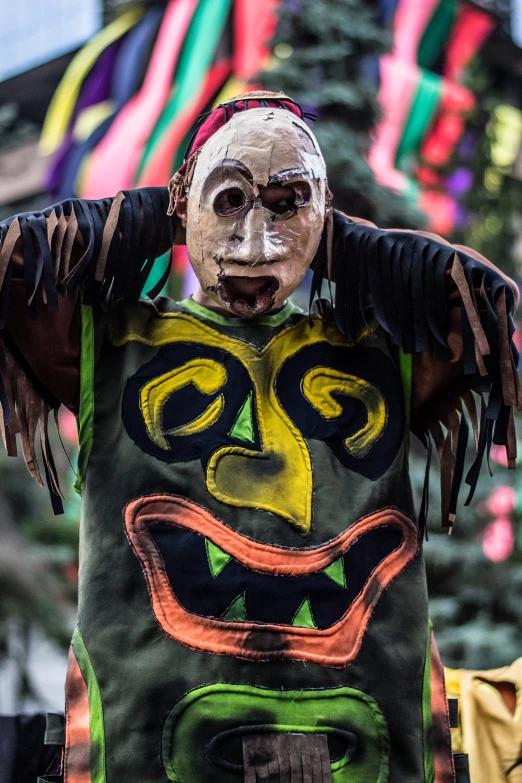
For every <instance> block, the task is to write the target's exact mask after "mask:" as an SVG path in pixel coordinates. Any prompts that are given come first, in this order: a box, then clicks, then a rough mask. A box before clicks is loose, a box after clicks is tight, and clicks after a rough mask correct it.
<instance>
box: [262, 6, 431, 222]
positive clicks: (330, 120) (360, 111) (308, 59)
mask: <svg viewBox="0 0 522 783" xmlns="http://www.w3.org/2000/svg"><path fill="white" fill-rule="evenodd" d="M391 42H392V41H391V36H390V34H389V33H388V32H386V31H385V30H383V29H382V28H380V27H379V26H378V24H377V22H376V19H375V12H374V11H373V10H372V8H371V5H370V4H368V3H367V2H364V1H363V0H286V2H285V3H283V5H282V7H281V10H280V18H279V24H278V27H277V32H276V35H275V38H274V40H273V41H272V44H271V45H272V47H273V49H274V61H273V63H272V65H273V67H270V68H269V69H267V70H265V71H264V72H263V73H262V74H261V75H260V76H259V77H257V78H256V83H260V84H261V85H262V86H263V87H264V88H265V89H267V90H281V91H282V92H284V93H286V94H288V95H289V96H290V97H292V98H293V99H294V100H296V101H297V102H298V103H299V104H300V105H301V106H302V107H303V109H304V110H305V111H311V112H314V113H316V114H317V115H318V120H317V122H316V123H314V127H313V131H314V134H315V135H316V137H317V140H318V142H319V144H320V146H321V149H322V151H323V154H324V157H325V160H326V165H327V169H328V177H329V184H330V189H331V190H332V192H333V194H334V202H333V205H334V207H335V208H336V209H339V210H341V211H342V212H345V213H346V214H348V215H355V216H357V217H363V218H366V219H369V220H372V221H374V222H376V223H377V224H378V225H379V226H382V227H392V226H393V227H396V228H400V227H408V228H415V227H421V225H422V223H423V218H422V216H421V215H420V213H419V212H417V211H416V210H415V209H413V208H412V207H410V206H409V205H408V203H407V202H406V200H405V198H403V197H402V196H401V195H398V194H396V193H393V192H392V191H390V190H389V189H387V188H384V187H381V186H380V185H378V184H377V182H376V181H375V177H374V175H373V172H372V170H371V169H370V167H369V165H368V163H367V162H366V158H365V155H366V152H367V150H368V146H369V143H370V133H371V131H372V128H373V127H374V124H375V122H376V119H377V116H378V108H377V101H376V98H377V89H378V65H377V58H378V57H380V56H381V55H383V54H385V53H386V52H387V51H389V49H390V48H391Z"/></svg>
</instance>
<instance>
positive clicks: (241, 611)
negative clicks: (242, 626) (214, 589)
mask: <svg viewBox="0 0 522 783" xmlns="http://www.w3.org/2000/svg"><path fill="white" fill-rule="evenodd" d="M221 619H222V620H226V621H227V622H229V623H244V622H245V620H246V619H247V616H246V607H245V594H244V593H241V595H238V597H237V598H234V600H233V601H232V603H231V604H230V606H229V607H228V609H227V610H226V611H225V612H224V614H222V615H221Z"/></svg>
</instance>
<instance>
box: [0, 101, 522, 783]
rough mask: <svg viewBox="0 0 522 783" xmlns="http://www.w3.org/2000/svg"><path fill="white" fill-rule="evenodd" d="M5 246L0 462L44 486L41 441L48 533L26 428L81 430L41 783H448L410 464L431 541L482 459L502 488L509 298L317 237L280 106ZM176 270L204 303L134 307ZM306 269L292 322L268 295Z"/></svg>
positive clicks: (239, 112)
mask: <svg viewBox="0 0 522 783" xmlns="http://www.w3.org/2000/svg"><path fill="white" fill-rule="evenodd" d="M0 228H1V241H2V245H1V251H0V281H1V289H0V316H1V325H2V326H3V331H2V339H3V348H2V351H1V353H0V356H1V366H0V372H1V376H2V379H3V384H4V385H3V388H2V406H3V417H4V437H5V440H6V445H7V448H8V450H9V452H10V453H15V451H16V433H20V435H21V443H22V449H23V453H24V456H25V459H26V462H27V465H28V467H29V470H30V471H31V473H32V474H33V475H34V476H35V477H36V478H37V480H39V481H40V480H41V479H40V469H39V467H38V464H37V460H36V457H35V447H34V440H35V437H36V436H37V434H38V437H40V438H41V442H42V447H43V461H44V465H45V475H46V477H47V484H48V486H49V488H50V491H51V497H52V500H53V503H54V505H55V508H56V510H59V506H60V492H59V488H58V484H57V479H56V473H55V470H54V463H53V458H52V454H51V449H50V446H49V440H48V435H47V428H48V420H49V415H50V413H51V412H52V411H54V412H56V410H57V408H58V406H59V405H60V403H63V404H64V405H66V406H67V407H68V408H70V409H71V410H72V411H73V412H75V413H76V414H77V415H78V421H79V432H80V456H79V465H78V472H79V475H78V483H77V487H78V489H79V490H80V491H81V492H82V497H83V504H82V505H83V508H82V519H81V531H80V577H79V614H78V626H77V629H76V630H75V632H74V636H73V639H72V646H71V651H70V658H69V670H68V675H67V683H66V719H65V736H64V753H63V764H62V772H63V775H64V780H65V782H66V783H84V782H86V781H91V782H92V783H167V782H168V781H176V783H215V782H216V781H219V782H220V783H241V781H246V782H247V783H253V782H254V781H267V780H270V781H272V782H273V783H276V782H277V781H279V782H280V783H299V782H300V781H302V782H303V783H304V782H305V781H307V782H312V781H313V783H320V782H321V781H322V782H323V783H326V782H327V781H328V782H329V781H333V783H385V782H386V781H389V783H421V781H424V782H425V783H432V781H436V783H452V781H454V779H455V772H454V764H453V759H452V754H451V746H450V731H449V720H448V708H447V701H446V697H445V694H444V682H443V674H442V667H441V664H440V661H439V657H438V654H437V651H436V648H435V645H434V643H433V639H432V633H431V630H430V626H429V619H428V602H427V594H426V580H425V570H424V564H423V557H422V547H421V543H422V539H423V531H424V527H425V519H426V512H427V500H428V477H429V460H430V457H431V451H432V443H433V444H434V447H435V449H436V451H437V452H438V454H439V457H440V460H441V487H442V523H443V525H444V526H446V527H451V525H452V524H453V521H454V518H455V511H456V505H457V495H458V491H459V487H460V485H461V482H462V480H463V478H465V480H466V481H467V483H468V484H469V485H470V489H471V492H470V495H472V493H473V489H474V486H475V484H476V481H477V478H478V475H479V469H480V464H481V461H482V458H483V455H484V454H487V453H488V452H489V448H490V446H491V443H492V442H494V443H499V444H504V445H505V446H506V449H507V452H508V458H509V461H510V464H511V465H512V466H513V465H514V462H515V457H516V454H515V437H514V426H513V413H512V409H513V406H516V405H517V404H518V402H519V401H520V396H519V381H518V376H517V372H516V364H517V353H516V349H515V347H514V346H513V342H512V337H513V332H514V324H513V320H512V314H513V311H514V308H515V306H516V303H517V297H518V294H517V291H516V289H515V288H514V286H513V285H512V284H511V282H510V281H509V280H508V279H507V278H505V277H504V276H503V275H502V274H501V273H500V272H499V271H498V270H496V269H495V268H494V267H492V266H491V264H489V263H488V262H487V261H486V260H485V259H483V258H481V257H479V256H477V255H476V254H474V253H473V252H472V251H470V250H467V249H466V248H461V247H453V246H451V245H449V244H448V243H447V242H445V241H444V240H442V239H440V238H439V237H436V236H433V235H429V234H423V233H415V232H408V231H382V230H379V229H378V228H376V227H375V226H373V225H372V224H370V223H367V222H365V221H360V220H357V219H352V218H348V217H346V216H345V215H343V214H341V213H339V212H336V211H335V210H334V209H332V206H331V193H330V191H329V189H328V184H327V176H326V169H325V164H324V160H323V157H322V154H321V151H320V149H319V147H318V144H317V141H316V140H315V138H314V136H313V134H312V133H311V131H310V129H309V127H308V126H307V125H306V123H305V122H304V120H303V116H302V112H301V110H300V108H299V107H298V106H297V105H296V104H295V103H294V102H293V101H292V100H290V99H289V98H288V97H286V96H284V95H281V94H274V93H250V94H248V95H244V96H239V97H238V98H236V99H235V100H233V101H230V102H228V103H225V104H223V105H221V106H219V107H218V108H217V109H216V110H215V111H213V112H212V113H211V114H210V115H209V116H208V117H207V118H206V119H205V121H204V123H203V124H202V125H201V127H200V128H199V131H198V133H197V135H196V137H195V139H194V141H193V143H192V144H191V148H190V150H189V155H188V158H187V160H186V163H185V164H184V166H183V167H182V169H181V170H180V171H179V172H178V173H177V174H176V176H175V177H174V178H173V180H172V182H171V183H170V187H164V188H143V189H139V190H130V191H125V192H122V193H119V194H118V195H117V196H116V197H114V198H107V199H104V200H100V201H82V200H77V199H72V200H68V201H65V202H62V203H61V204H58V205H56V206H54V207H50V208H49V209H46V210H44V211H43V212H40V213H35V214H28V213H26V214H23V215H18V216H17V217H15V218H12V219H11V220H8V221H5V222H4V223H2V224H1V225H0ZM173 243H181V244H183V243H186V244H187V246H188V253H189V257H190V261H191V263H192V266H193V268H194V271H195V273H196V275H197V278H198V280H199V283H200V288H199V290H198V292H197V293H196V294H195V295H194V297H193V298H189V299H188V300H186V301H183V302H174V301H171V300H170V299H168V298H166V297H163V296H157V294H158V293H159V291H160V289H161V288H162V286H163V285H164V282H165V280H166V276H164V278H163V280H162V281H160V283H159V284H158V286H157V289H156V290H155V291H152V292H149V297H150V299H152V301H150V299H149V300H147V299H146V298H140V295H141V292H142V289H143V286H144V284H145V281H146V279H147V277H148V274H149V271H150V269H151V265H152V264H153V263H154V259H155V258H156V257H158V256H159V255H161V254H162V253H164V252H165V251H166V250H168V249H169V247H171V246H172V244H173ZM310 267H312V269H313V282H312V292H311V300H312V307H311V311H310V313H303V312H301V311H299V310H298V309H296V307H294V306H293V304H292V303H291V302H290V301H289V298H288V297H289V296H290V295H291V294H292V292H293V291H294V290H295V289H296V287H297V286H298V284H299V283H300V282H301V281H302V279H303V277H304V276H305V274H306V272H307V270H308V269H309V268H310ZM165 274H166V275H167V274H168V270H166V273H165ZM323 283H324V284H323ZM325 290H326V291H327V294H326V296H325V298H323V299H321V298H319V295H320V292H321V291H323V293H324V291H325ZM484 394H485V395H486V398H484ZM477 403H479V404H478V405H477ZM470 429H471V431H472V433H473V437H474V441H475V448H476V458H475V459H474V461H473V462H472V464H471V466H470V467H469V469H467V472H466V473H464V468H465V464H464V463H465V455H466V445H467V442H468V431H469V430H470ZM410 430H411V431H413V432H414V433H415V434H416V435H418V436H419V437H420V439H421V440H422V441H423V443H424V444H425V446H426V448H427V452H428V467H427V470H426V482H425V487H424V492H423V499H422V504H421V507H420V510H419V512H418V514H416V512H415V509H414V505H413V500H412V491H411V486H410V479H409V474H408V441H409V433H410ZM56 735H57V733H56V731H54V732H53V736H54V737H55V738H56ZM54 741H57V740H56V739H55V740H54ZM53 779H57V778H53Z"/></svg>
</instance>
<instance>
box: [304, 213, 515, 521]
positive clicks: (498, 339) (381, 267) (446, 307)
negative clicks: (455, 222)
mask: <svg viewBox="0 0 522 783" xmlns="http://www.w3.org/2000/svg"><path fill="white" fill-rule="evenodd" d="M330 233H331V236H332V239H333V242H332V243H331V250H329V249H328V243H327V242H325V243H324V245H325V246H324V252H323V253H322V254H321V256H320V258H319V259H318V263H316V265H315V269H314V283H313V286H312V296H313V295H315V293H317V292H318V290H320V284H321V281H322V279H323V277H330V279H333V280H335V282H336V292H335V318H336V322H337V325H338V327H339V329H340V330H341V331H342V332H344V333H345V334H346V335H347V336H348V337H350V339H354V337H355V336H356V335H357V333H358V331H359V330H360V328H361V326H362V325H363V324H364V323H365V322H372V321H377V323H378V324H379V325H380V326H381V327H382V328H383V329H384V330H385V331H386V332H388V334H389V335H390V337H391V340H392V342H393V343H394V344H395V345H397V346H399V347H400V348H401V349H402V350H403V351H404V352H405V353H406V354H413V357H412V367H413V379H412V380H413V386H412V419H411V423H412V430H413V431H414V432H415V434H417V435H418V436H419V437H420V438H421V440H422V441H423V442H424V444H425V445H426V447H427V448H428V449H429V450H431V442H432V440H433V443H434V444H435V447H436V450H437V452H438V454H439V457H440V459H441V468H442V469H441V490H442V523H443V525H444V526H448V527H450V526H451V525H452V523H453V521H454V518H455V511H456V504H457V495H458V490H459V487H460V484H461V481H462V477H463V470H464V460H465V451H466V443H467V439H468V430H469V425H468V420H469V421H470V423H471V426H472V429H473V431H474V433H475V441H476V450H477V457H476V459H475V461H474V462H473V464H472V466H471V468H470V469H469V471H468V473H467V475H466V482H467V483H468V484H469V485H470V487H471V491H470V495H469V497H468V501H469V500H471V497H472V494H473V491H474V488H475V485H476V482H477V479H478V474H479V470H480V465H481V462H482V458H483V455H484V453H487V452H489V448H490V446H491V443H492V442H494V443H498V444H502V445H504V446H505V447H506V451H507V455H508V460H509V463H510V465H511V466H512V467H514V464H515V461H516V439H515V431H514V420H513V407H519V406H520V404H521V402H522V397H521V394H520V381H519V378H518V373H517V363H518V352H517V349H516V347H515V346H514V343H513V335H514V331H515V325H514V322H513V313H514V310H515V308H516V305H517V304H518V290H517V288H516V286H515V284H514V283H512V281H510V280H509V278H507V277H505V276H504V275H503V274H502V273H501V272H499V270H497V269H496V268H495V267H494V266H493V265H492V264H490V263H489V262H488V261H486V259H484V258H482V257H481V256H479V255H478V254H476V253H474V251H471V250H469V249H468V248H463V247H455V246H452V245H450V244H448V243H447V242H446V241H445V240H443V239H441V238H440V237H436V236H434V235H432V234H425V233H422V232H412V231H383V230H380V229H378V228H376V227H375V226H373V224H369V223H367V222H365V221H356V220H355V219H354V220H352V219H350V218H347V217H346V216H345V215H343V214H341V213H338V212H334V215H333V231H332V232H330ZM472 391H475V392H477V393H478V394H479V395H480V397H481V402H482V404H481V410H480V415H479V414H478V413H477V411H476V405H475V398H474V396H473V394H472ZM484 395H487V402H486V400H485V397H484ZM441 425H442V426H441ZM424 512H425V505H424V504H423V508H422V510H421V516H422V514H423V513H424Z"/></svg>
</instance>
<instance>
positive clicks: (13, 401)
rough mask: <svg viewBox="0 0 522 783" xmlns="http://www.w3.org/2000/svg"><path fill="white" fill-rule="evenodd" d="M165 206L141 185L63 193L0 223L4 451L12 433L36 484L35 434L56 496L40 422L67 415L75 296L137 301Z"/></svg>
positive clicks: (91, 301) (100, 303)
mask: <svg viewBox="0 0 522 783" xmlns="http://www.w3.org/2000/svg"><path fill="white" fill-rule="evenodd" d="M167 209H168V190H167V188H144V189H141V190H135V191H127V192H122V193H119V194H118V195H117V196H115V197H114V198H111V199H103V200H100V201H83V200H81V199H70V200H68V201H64V202H62V203H60V204H57V205H55V206H53V207H49V208H48V209H45V210H43V211H42V212H39V213H25V214H22V215H18V216H15V217H14V218H10V219H9V220H7V221H5V222H3V223H1V224H0V329H1V331H0V341H1V342H0V401H1V404H2V420H1V421H0V425H1V427H0V428H1V430H2V435H3V438H4V442H5V444H6V447H7V450H8V453H9V454H11V455H16V434H17V433H20V436H21V443H22V450H23V453H24V457H25V460H26V463H27V465H28V468H29V470H30V472H31V473H32V474H33V475H34V476H35V478H36V479H37V480H38V481H39V483H42V481H41V477H40V472H39V468H38V464H37V460H36V455H35V447H34V441H35V436H36V431H37V429H38V430H39V431H40V438H41V442H42V449H43V454H44V461H45V468H46V473H47V477H48V483H49V485H50V487H51V489H52V490H54V496H56V497H57V496H58V487H57V480H56V473H55V470H54V465H53V461H52V456H51V453H50V447H49V441H48V435H47V429H48V419H49V414H50V412H51V411H52V410H54V411H55V412H56V411H57V409H58V407H59V405H60V403H64V404H65V405H67V407H69V408H70V409H71V410H72V411H73V412H77V408H78V390H79V356H80V310H79V305H80V301H82V302H83V303H84V304H87V305H91V306H93V307H108V306H110V304H111V303H112V302H115V301H118V300H120V301H123V302H125V303H131V302H135V301H137V299H138V298H139V296H140V294H141V291H142V289H143V286H144V284H145V282H146V280H147V277H148V275H149V272H150V270H151V267H152V265H153V263H154V260H155V258H156V257H157V256H159V255H161V254H162V253H164V252H166V251H167V250H168V249H169V248H170V247H171V245H172V244H173V242H174V241H175V236H174V235H175V223H174V222H173V220H172V219H171V218H169V217H167ZM167 275H168V269H166V270H165V275H164V278H163V279H162V280H161V281H160V283H159V284H158V286H156V287H155V289H158V287H159V286H161V287H162V286H163V284H164V282H165V279H166V276H167ZM156 292H157V291H156V290H154V291H151V292H150V295H151V296H155V295H156ZM51 496H52V497H53V500H54V501H55V505H56V504H57V500H56V497H54V496H53V492H52V493H51Z"/></svg>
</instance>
